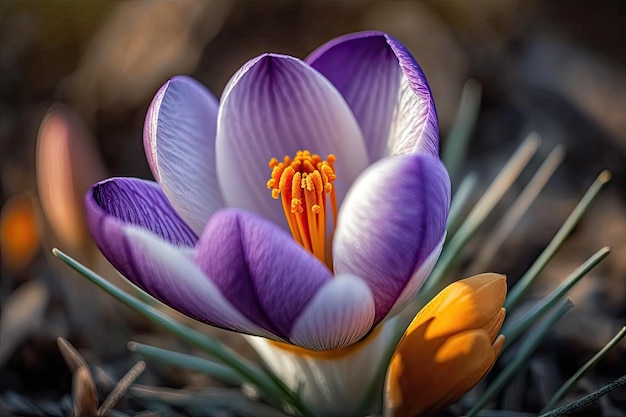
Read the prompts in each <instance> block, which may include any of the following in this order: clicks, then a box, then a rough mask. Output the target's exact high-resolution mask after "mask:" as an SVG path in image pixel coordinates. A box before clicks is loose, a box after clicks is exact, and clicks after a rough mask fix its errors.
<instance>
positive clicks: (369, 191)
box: [333, 154, 450, 323]
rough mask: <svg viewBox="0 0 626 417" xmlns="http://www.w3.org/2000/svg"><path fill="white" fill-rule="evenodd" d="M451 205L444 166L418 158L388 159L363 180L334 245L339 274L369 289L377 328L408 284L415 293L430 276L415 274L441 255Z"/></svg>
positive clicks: (350, 200) (353, 192)
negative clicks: (351, 276) (358, 279)
mask: <svg viewBox="0 0 626 417" xmlns="http://www.w3.org/2000/svg"><path fill="white" fill-rule="evenodd" d="M449 205H450V179H449V177H448V173H447V171H446V169H445V167H444V166H443V164H442V163H441V161H440V160H439V159H438V158H436V157H432V156H430V155H424V154H414V155H405V156H398V157H394V158H385V159H382V160H381V161H379V162H377V163H376V164H374V165H373V166H371V167H370V168H368V170H367V171H366V172H364V173H363V175H361V177H359V179H358V180H357V182H356V183H355V184H354V186H353V187H352V189H351V190H350V193H349V194H348V196H346V200H345V201H344V204H343V207H342V209H341V211H340V213H339V220H338V224H337V231H336V234H335V239H334V243H333V259H334V267H335V273H336V274H342V273H350V274H354V275H357V276H360V277H361V278H363V279H365V281H366V282H367V283H368V284H369V286H370V288H371V290H372V293H373V294H374V301H375V303H376V319H375V323H378V322H379V321H380V320H382V318H383V317H384V316H385V315H387V314H388V313H389V311H390V310H391V308H392V307H393V306H394V304H395V302H396V300H397V299H398V297H399V296H400V295H401V294H402V293H403V291H404V289H405V288H406V287H407V285H409V284H410V286H411V287H412V288H413V291H417V289H419V286H420V285H421V284H422V283H423V279H425V278H426V276H427V275H428V273H430V271H426V273H422V274H421V275H420V277H421V278H420V280H421V281H412V280H411V278H412V277H413V275H414V274H415V273H416V271H417V270H419V268H420V267H421V266H422V265H423V264H424V263H425V262H426V261H427V260H428V259H429V257H430V256H431V254H432V253H433V252H435V251H439V250H440V245H441V242H442V239H443V237H444V235H445V228H446V219H447V217H448V210H449Z"/></svg>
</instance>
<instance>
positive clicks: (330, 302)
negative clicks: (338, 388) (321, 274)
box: [289, 275, 375, 350]
mask: <svg viewBox="0 0 626 417" xmlns="http://www.w3.org/2000/svg"><path fill="white" fill-rule="evenodd" d="M374 313H375V308H374V299H373V298H372V293H371V291H370V289H369V287H368V285H367V284H366V283H365V281H363V280H362V279H360V278H358V277H355V276H352V275H343V276H341V275H340V276H336V277H335V278H334V279H333V280H331V281H330V282H329V283H327V284H326V285H325V286H324V287H322V288H321V289H320V290H319V291H318V292H317V294H316V295H315V297H314V298H313V299H312V300H311V302H310V303H309V304H308V305H307V307H306V308H305V309H304V311H303V312H302V313H301V314H300V316H299V317H298V319H297V320H296V322H295V323H294V325H293V328H292V330H291V334H290V335H289V340H290V342H292V343H294V344H296V345H299V346H308V347H309V349H314V350H330V349H337V348H341V347H344V346H348V345H351V344H352V343H355V342H357V341H358V340H360V339H361V338H362V337H363V336H365V335H366V334H367V332H369V331H370V330H371V328H372V325H373V323H374Z"/></svg>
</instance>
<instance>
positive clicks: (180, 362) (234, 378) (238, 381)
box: [128, 342, 244, 386]
mask: <svg viewBox="0 0 626 417" xmlns="http://www.w3.org/2000/svg"><path fill="white" fill-rule="evenodd" d="M128 349H129V350H131V351H133V352H137V353H138V354H140V355H141V356H143V357H144V358H146V359H148V360H153V361H156V362H159V363H163V364H166V365H170V366H176V367H180V368H185V369H191V370H194V371H198V372H202V373H204V374H207V375H209V376H210V377H213V378H215V379H217V380H219V381H221V382H223V383H225V384H228V385H236V386H241V385H243V383H244V379H242V378H241V376H240V375H239V374H238V373H236V372H234V371H233V370H232V369H231V368H229V367H228V366H225V365H222V364H221V363H217V362H213V361H210V360H208V359H204V358H200V357H198V356H193V355H188V354H185V353H181V352H173V351H171V350H167V349H162V348H159V347H156V346H150V345H146V344H143V343H137V342H129V343H128Z"/></svg>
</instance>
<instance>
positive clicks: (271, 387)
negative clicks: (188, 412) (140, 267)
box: [52, 248, 311, 416]
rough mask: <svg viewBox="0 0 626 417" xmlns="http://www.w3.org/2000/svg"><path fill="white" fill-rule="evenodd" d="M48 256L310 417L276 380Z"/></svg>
mask: <svg viewBox="0 0 626 417" xmlns="http://www.w3.org/2000/svg"><path fill="white" fill-rule="evenodd" d="M52 253H53V254H54V256H56V257H58V258H59V259H61V260H62V261H63V262H65V263H66V264H67V265H69V266H70V267H71V268H73V269H74V270H76V271H77V272H78V273H80V274H82V275H84V276H85V277H86V278H87V279H89V280H90V281H91V282H93V283H94V284H96V285H97V286H99V287H100V288H102V289H103V290H105V291H106V292H107V293H109V294H110V295H112V296H113V297H114V298H116V299H117V300H119V301H121V302H122V303H124V304H125V305H127V306H128V307H130V308H131V309H133V310H135V311H137V312H138V313H140V314H141V315H143V316H144V317H146V318H147V319H149V320H150V321H152V322H153V323H154V324H156V325H157V326H159V327H161V328H162V329H164V330H166V331H168V332H170V333H172V334H174V335H176V336H177V337H179V338H181V339H182V340H184V341H186V342H188V343H189V344H191V345H193V346H196V347H198V348H199V349H201V350H203V351H204V352H206V353H208V354H209V355H210V356H212V357H214V358H216V359H218V360H219V361H221V362H223V363H224V364H226V365H228V366H229V367H231V368H232V369H233V370H234V371H235V372H237V373H238V374H239V375H241V376H242V377H243V378H245V379H246V380H247V381H249V382H250V383H251V384H252V385H254V386H255V387H257V388H258V389H259V391H260V392H262V393H263V394H264V395H265V396H266V397H267V398H268V399H271V400H273V401H274V402H276V403H279V404H283V403H287V404H289V405H290V406H292V407H293V408H295V409H296V410H298V411H299V412H301V413H302V414H303V415H305V416H310V415H311V413H310V412H308V410H307V409H306V407H305V406H304V405H303V404H302V403H301V401H300V400H299V398H298V396H297V395H296V394H295V393H294V392H292V391H291V390H290V389H288V388H287V387H286V386H285V385H282V384H279V383H277V380H276V379H274V378H272V377H271V376H269V375H268V374H267V373H265V372H263V371H261V370H260V369H259V368H257V367H256V366H254V365H252V364H251V363H249V362H248V361H246V360H245V359H244V358H242V357H241V356H240V355H238V354H237V353H235V352H234V351H232V350H231V349H229V348H227V347H226V346H224V345H223V344H221V343H219V342H217V341H216V340H214V339H213V338H211V337H209V336H207V335H204V334H202V333H200V332H198V331H196V330H193V329H190V328H188V327H186V326H184V325H183V324H181V323H179V322H177V321H176V320H174V319H172V318H171V317H169V316H168V315H166V314H164V313H162V312H161V311H159V310H157V309H155V308H154V307H151V306H149V305H147V304H146V303H144V302H142V301H140V300H138V299H137V298H135V297H133V296H131V295H130V294H128V293H126V292H125V291H123V290H121V289H120V288H118V287H116V286H115V285H113V284H111V283H110V282H109V281H107V280H106V279H104V278H102V277H101V276H100V275H98V274H96V273H95V272H93V271H91V270H90V269H89V268H87V267H85V266H84V265H82V264H81V263H79V262H77V261H76V260H75V259H73V258H72V257H70V256H68V255H66V254H65V253H63V252H61V251H60V250H58V249H56V248H55V249H53V250H52Z"/></svg>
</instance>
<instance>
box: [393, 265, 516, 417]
mask: <svg viewBox="0 0 626 417" xmlns="http://www.w3.org/2000/svg"><path fill="white" fill-rule="evenodd" d="M505 298H506V277H505V276H504V275H498V274H481V275H476V276H473V277H471V278H467V279H464V280H461V281H457V282H455V283H453V284H451V285H449V286H448V287H446V288H445V289H444V290H443V291H441V292H440V293H439V294H437V296H436V297H435V298H433V299H432V300H431V301H430V302H429V303H428V304H427V305H426V306H425V307H424V308H423V309H422V310H421V311H420V312H419V313H418V314H417V316H415V319H413V322H412V323H411V325H410V326H409V328H408V329H407V331H406V332H405V334H404V337H403V338H402V340H401V341H400V343H399V344H398V347H397V348H396V352H395V353H394V355H393V358H392V360H391V363H390V365H389V368H388V370H387V378H386V388H385V416H386V417H408V416H414V415H429V414H432V413H434V412H435V411H437V410H439V409H441V408H443V407H445V406H447V405H450V404H452V403H454V402H455V401H457V400H458V399H459V398H460V397H461V396H462V395H463V394H464V393H465V392H467V391H468V390H469V389H471V388H472V387H473V386H474V385H476V384H477V383H478V382H479V381H480V380H481V379H482V378H483V376H484V375H485V374H486V373H487V372H488V371H489V369H491V367H492V366H493V364H494V362H495V361H496V358H497V357H498V354H499V353H500V350H501V349H502V346H503V344H504V336H502V335H500V336H498V332H499V331H500V327H501V326H502V322H503V321H504V316H505V310H504V308H502V305H503V304H504V300H505Z"/></svg>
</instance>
